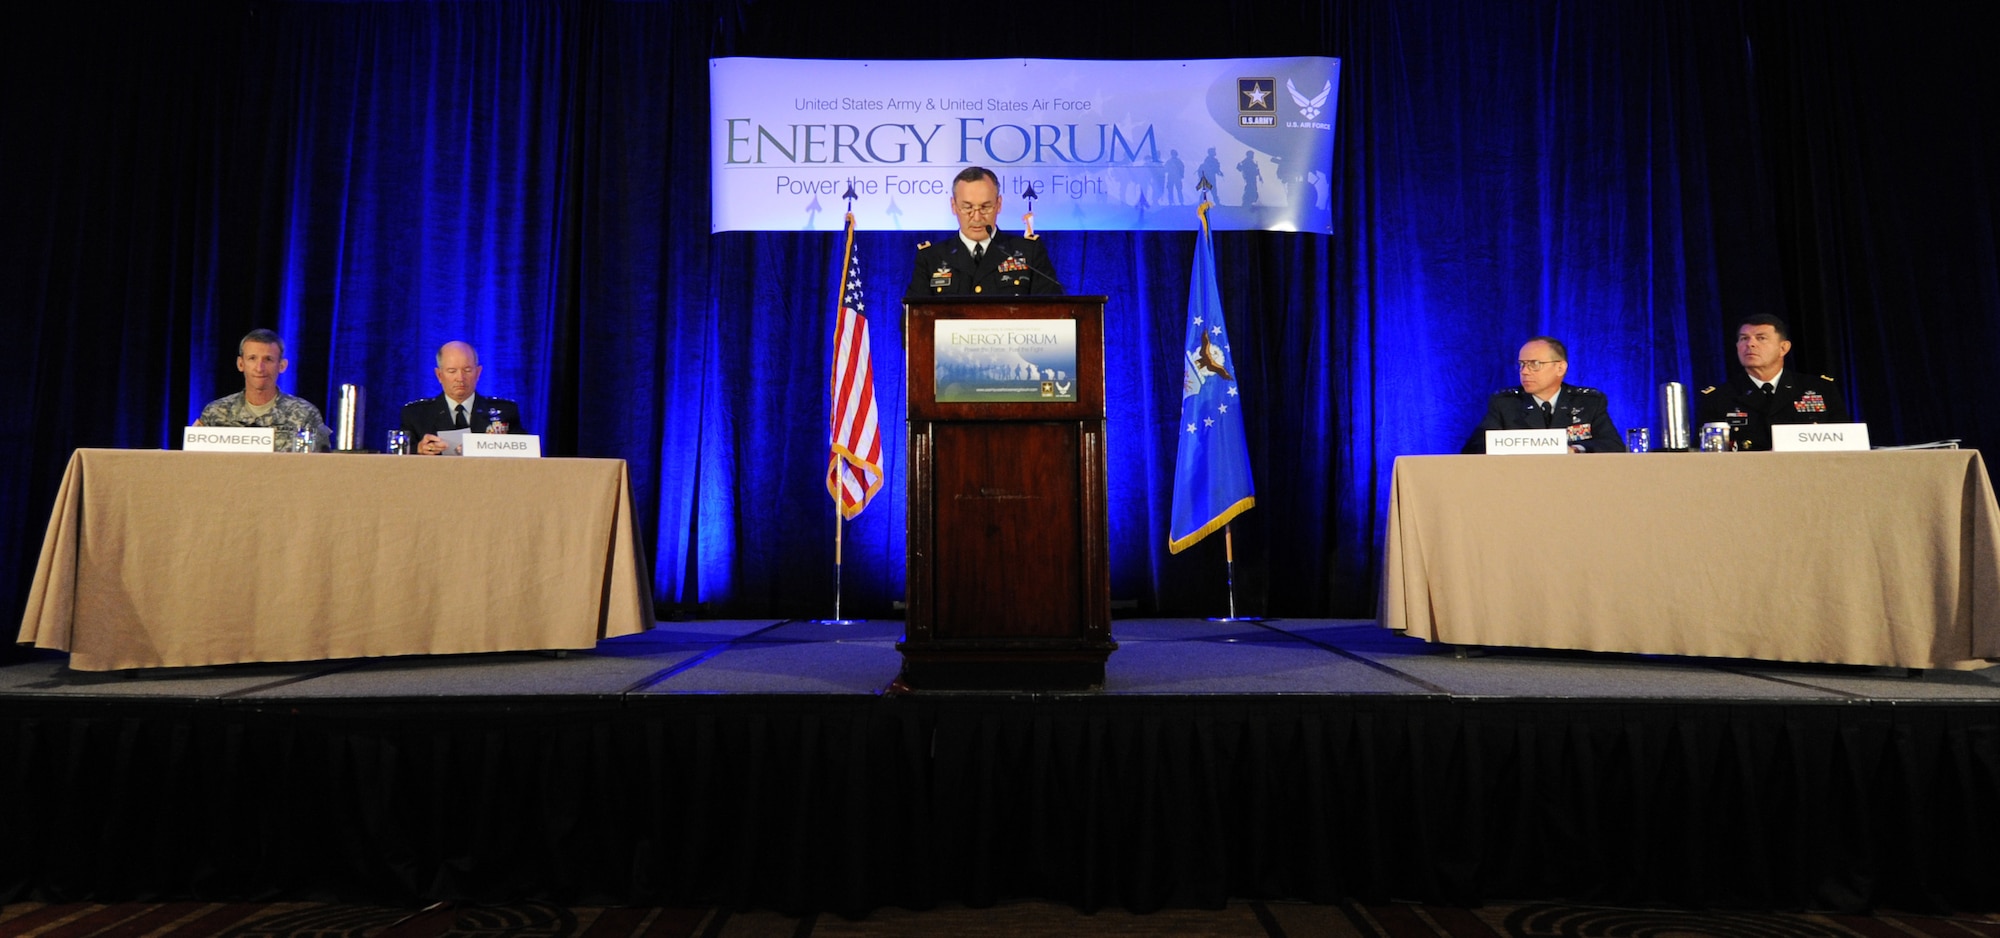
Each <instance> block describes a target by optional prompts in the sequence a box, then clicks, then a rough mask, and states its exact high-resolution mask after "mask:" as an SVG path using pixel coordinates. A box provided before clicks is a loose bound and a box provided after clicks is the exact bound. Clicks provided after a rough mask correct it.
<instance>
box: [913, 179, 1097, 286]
mask: <svg viewBox="0 0 2000 938" xmlns="http://www.w3.org/2000/svg"><path fill="white" fill-rule="evenodd" d="M951 213H952V214H953V215H955V216H957V218H958V231H957V232H955V233H954V234H953V235H952V236H951V237H949V238H946V239H945V240H942V241H938V242H935V243H933V242H929V241H926V242H924V243H923V244H919V245H917V261H916V267H915V268H914V269H913V270H912V271H911V272H910V288H909V289H908V290H907V291H905V292H904V294H903V296H904V298H905V299H911V300H917V299H923V298H925V297H933V296H1024V295H1028V294H1059V293H1062V292H1063V286H1062V281H1061V280H1059V279H1057V277H1056V273H1055V266H1054V265H1053V264H1051V263H1050V262H1049V252H1048V251H1047V249H1045V248H1043V247H1042V242H1041V240H1040V239H1038V238H1036V237H1035V236H1034V235H1010V234H1008V233H1006V232H1004V231H1001V230H999V229H997V228H995V227H994V220H995V219H997V218H999V217H1000V180H999V179H998V178H997V177H995V176H994V175H993V171H992V170H990V169H987V168H985V167H983V166H973V167H970V168H968V169H966V170H965V171H964V172H962V173H959V174H958V175H957V176H956V177H955V178H953V179H952V182H951Z"/></svg>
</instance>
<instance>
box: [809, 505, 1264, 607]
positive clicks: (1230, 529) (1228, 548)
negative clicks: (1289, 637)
mask: <svg viewBox="0 0 2000 938" xmlns="http://www.w3.org/2000/svg"><path fill="white" fill-rule="evenodd" d="M1235 528H1236V526H1235V525H1234V524H1225V525H1223V526H1222V570H1223V573H1222V576H1223V579H1224V580H1225V581H1227V582H1228V584H1229V619H1230V621H1232V622H1233V621H1235V620H1236V531H1235ZM834 608H835V609H836V610H838V609H839V607H838V606H835V607H834Z"/></svg>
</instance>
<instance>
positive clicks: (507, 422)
mask: <svg viewBox="0 0 2000 938" xmlns="http://www.w3.org/2000/svg"><path fill="white" fill-rule="evenodd" d="M468 403H470V404H471V405H472V406H470V407H468V408H466V411H467V413H466V422H467V423H469V424H471V427H470V429H471V430H472V432H474V433H526V432H528V428H527V427H525V426H523V425H522V424H521V408H520V407H519V406H518V405H516V404H515V403H514V402H513V401H510V400H507V399H506V398H504V397H487V396H486V395H484V394H474V395H473V396H472V399H471V400H470V401H468ZM451 408H452V403H451V401H450V400H447V399H446V398H445V396H444V395H442V394H439V395H438V396H436V397H426V398H422V399H420V400H414V401H411V402H409V403H408V404H404V405H403V432H404V433H407V434H409V435H410V445H412V446H415V445H416V443H417V441H418V440H421V439H423V438H424V434H426V433H443V432H444V431H446V430H450V429H452V427H453V424H454V418H453V416H452V413H451ZM494 424H501V425H502V426H501V427H500V428H499V429H494V428H493V425H494Z"/></svg>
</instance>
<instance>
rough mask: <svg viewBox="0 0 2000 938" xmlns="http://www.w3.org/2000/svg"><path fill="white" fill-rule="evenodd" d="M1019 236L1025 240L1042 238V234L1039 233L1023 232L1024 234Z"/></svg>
mask: <svg viewBox="0 0 2000 938" xmlns="http://www.w3.org/2000/svg"><path fill="white" fill-rule="evenodd" d="M1021 238H1022V239H1023V240H1026V241H1040V240H1042V236H1041V235H1038V234H1024V235H1022V236H1021Z"/></svg>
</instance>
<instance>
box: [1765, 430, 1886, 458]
mask: <svg viewBox="0 0 2000 938" xmlns="http://www.w3.org/2000/svg"><path fill="white" fill-rule="evenodd" d="M1867 448H1868V425H1867V424H1865V423H1781V424H1777V425H1775V426H1773V427H1772V428H1771V452H1774V453H1825V452H1837V451H1841V450H1857V449H1867Z"/></svg>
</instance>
